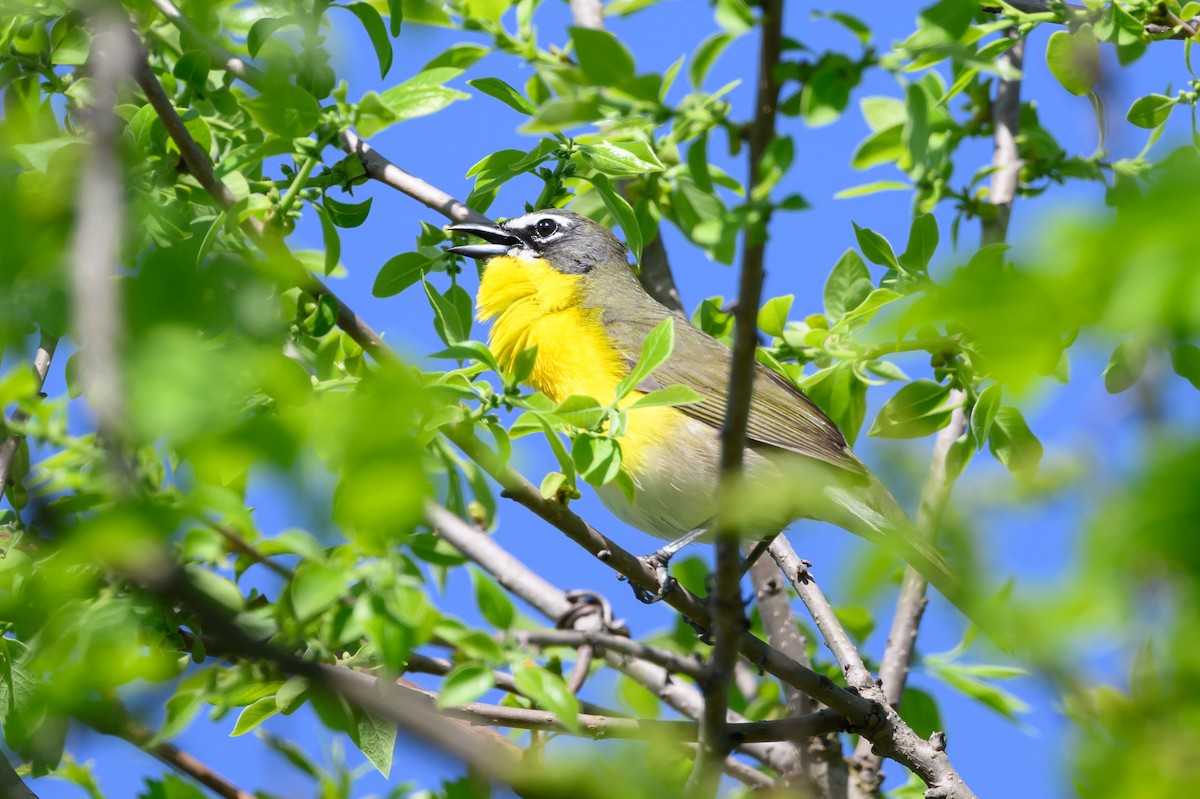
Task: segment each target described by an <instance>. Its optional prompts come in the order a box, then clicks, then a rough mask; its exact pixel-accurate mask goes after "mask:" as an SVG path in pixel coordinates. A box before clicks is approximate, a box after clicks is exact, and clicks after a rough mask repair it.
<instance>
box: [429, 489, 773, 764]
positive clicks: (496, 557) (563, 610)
mask: <svg viewBox="0 0 1200 799" xmlns="http://www.w3.org/2000/svg"><path fill="white" fill-rule="evenodd" d="M485 468H486V467H485ZM493 476H494V475H493ZM537 496H538V497H541V494H540V493H538V494H537ZM427 513H429V515H430V520H431V523H432V524H433V525H434V527H435V529H436V530H437V532H438V534H439V535H440V536H441V537H442V538H444V539H445V540H447V541H448V542H450V543H451V544H453V545H454V547H455V548H457V549H458V550H459V551H460V552H462V553H463V555H465V556H466V557H468V558H470V559H471V560H472V561H474V562H475V563H476V564H478V565H479V566H480V567H481V568H483V569H484V570H485V571H487V572H488V573H489V574H491V575H492V576H493V577H495V578H496V580H497V582H499V583H500V584H501V585H502V586H504V587H505V588H507V589H508V590H509V591H511V592H512V593H514V594H516V595H517V596H519V597H521V598H522V599H524V600H525V601H526V602H528V603H529V604H530V605H532V606H533V607H535V608H537V609H538V611H540V612H541V613H543V614H544V615H546V616H547V617H549V618H551V619H553V620H554V621H555V622H556V623H559V624H562V623H563V621H564V620H567V621H569V622H570V623H572V624H573V625H577V626H578V627H584V626H586V627H588V628H590V629H591V630H597V631H598V630H602V629H603V627H604V623H605V619H604V617H603V615H597V614H591V615H590V617H585V618H582V619H581V618H577V617H575V614H576V611H577V610H578V608H579V603H578V602H577V601H576V602H572V600H571V595H568V594H566V593H564V592H562V591H559V590H558V589H557V588H555V587H554V586H552V585H550V584H549V583H547V582H546V581H545V580H544V579H542V578H541V577H540V576H539V575H537V574H535V573H534V572H532V571H531V570H530V569H529V568H528V567H526V566H525V565H524V564H523V563H521V562H520V561H519V560H517V559H516V558H514V557H513V556H512V555H511V554H509V553H508V552H507V551H505V550H504V549H503V548H502V547H500V545H499V544H497V543H496V542H495V541H494V540H493V539H492V538H491V537H490V536H488V535H486V534H485V533H483V532H481V531H479V530H477V529H475V528H473V527H472V526H470V525H469V524H467V523H466V522H464V521H463V520H462V519H460V518H458V517H457V516H455V515H454V514H453V513H450V512H449V511H448V510H445V509H444V508H440V507H439V506H437V505H432V504H430V505H428V506H427ZM597 535H599V534H598V533H597ZM614 546H615V545H614ZM629 557H630V558H632V556H629ZM633 560H634V562H635V563H639V564H640V561H637V560H636V558H634V559H633ZM649 579H650V580H651V581H653V580H654V579H655V578H653V577H650V578H649ZM575 596H576V597H579V596H580V594H575ZM587 631H588V630H587V629H585V630H583V632H587ZM756 640H757V639H756ZM603 654H604V658H605V660H606V662H607V663H608V664H609V665H610V666H612V667H613V668H615V669H617V670H619V671H622V672H624V673H625V674H627V675H628V676H629V677H630V678H631V679H633V680H635V681H636V682H638V683H640V684H641V685H643V686H645V687H646V688H647V689H648V690H650V691H652V692H654V693H655V694H656V695H657V696H658V697H659V698H660V699H662V700H663V701H664V702H666V703H667V704H668V705H670V706H671V707H673V708H675V709H676V710H677V711H679V712H680V713H682V714H683V715H685V716H688V717H689V718H697V717H698V716H699V715H700V713H701V712H702V709H703V700H702V698H701V696H700V692H699V691H697V690H696V689H695V688H693V687H692V686H691V685H689V684H687V683H685V682H682V681H680V680H675V679H672V678H671V673H670V672H669V671H668V670H666V669H665V668H663V667H662V666H659V665H656V664H654V663H650V662H648V661H646V660H641V659H634V658H631V657H630V656H628V655H625V654H622V653H620V652H615V651H608V650H605V651H603ZM729 719H730V720H731V721H734V722H744V721H745V719H744V718H742V717H741V716H739V715H737V714H735V713H733V712H732V711H731V712H730V714H729ZM740 749H741V751H743V752H745V753H746V754H748V755H750V756H751V757H755V758H757V759H759V760H761V761H762V762H764V763H766V764H767V765H769V766H771V768H773V769H775V770H776V771H777V772H779V773H781V774H782V773H784V772H786V771H788V770H790V769H794V768H795V761H796V755H795V749H794V747H790V746H778V745H775V744H745V745H744V746H742V747H740Z"/></svg>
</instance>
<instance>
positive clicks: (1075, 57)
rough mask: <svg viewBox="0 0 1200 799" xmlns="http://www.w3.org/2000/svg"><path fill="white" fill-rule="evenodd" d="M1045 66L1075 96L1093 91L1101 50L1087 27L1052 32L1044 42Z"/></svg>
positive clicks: (1088, 26)
mask: <svg viewBox="0 0 1200 799" xmlns="http://www.w3.org/2000/svg"><path fill="white" fill-rule="evenodd" d="M1046 65H1047V66H1049V67H1050V72H1051V74H1053V75H1054V77H1055V78H1057V79H1058V82H1059V83H1061V84H1062V87H1063V88H1064V89H1066V90H1067V91H1069V92H1070V93H1071V94H1074V95H1084V94H1087V93H1088V92H1090V91H1091V90H1092V86H1094V85H1095V83H1096V78H1097V77H1098V76H1099V74H1100V47H1099V45H1097V44H1096V37H1095V36H1093V35H1092V27H1091V26H1090V25H1082V26H1080V27H1079V29H1078V30H1074V31H1071V32H1070V33H1068V32H1067V31H1055V32H1054V33H1052V34H1050V38H1049V39H1048V40H1047V41H1046Z"/></svg>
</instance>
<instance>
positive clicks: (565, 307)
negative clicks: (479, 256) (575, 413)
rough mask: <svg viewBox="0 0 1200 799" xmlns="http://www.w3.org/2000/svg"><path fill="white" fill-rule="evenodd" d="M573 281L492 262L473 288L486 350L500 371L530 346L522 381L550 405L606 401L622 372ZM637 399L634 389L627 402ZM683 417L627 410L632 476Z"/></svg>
mask: <svg viewBox="0 0 1200 799" xmlns="http://www.w3.org/2000/svg"><path fill="white" fill-rule="evenodd" d="M580 280H581V278H580V276H579V275H570V274H564V273H562V272H559V271H558V270H556V269H554V267H552V266H550V264H548V263H546V262H545V261H543V260H540V259H523V258H510V257H508V256H500V257H498V258H493V259H492V260H490V261H488V264H487V267H486V268H485V269H484V273H483V279H482V280H481V282H480V285H479V296H478V298H477V302H476V306H477V309H478V314H477V316H478V318H479V320H480V321H481V322H484V321H487V320H489V319H490V320H493V321H492V329H491V333H490V334H489V336H488V345H489V346H490V347H491V350H492V352H493V353H495V355H496V358H497V359H498V360H499V361H500V364H501V366H503V367H504V368H505V369H511V368H512V365H513V361H514V360H516V357H517V356H518V355H519V354H521V353H522V352H523V351H525V350H527V349H529V348H530V347H537V357H536V358H535V359H534V364H533V371H532V372H531V373H530V376H529V382H530V383H531V384H532V385H533V387H534V388H536V389H537V390H538V391H540V392H542V393H543V394H545V395H546V396H547V397H549V398H550V399H552V400H554V401H555V402H560V401H562V400H563V399H565V398H567V397H569V396H571V395H573V394H584V395H587V396H590V397H594V398H595V399H596V400H597V401H599V402H601V403H604V404H607V403H608V402H611V401H612V398H613V394H614V393H615V391H616V387H617V383H619V382H620V381H621V379H622V378H623V377H625V375H626V374H628V371H629V368H628V365H627V364H626V361H625V358H624V356H623V355H622V354H621V353H620V352H618V351H617V350H616V349H615V348H614V347H613V346H612V342H611V341H610V339H609V337H608V334H607V333H605V331H604V326H603V324H602V323H601V320H600V312H599V311H597V310H595V309H591V308H585V307H584V306H583V305H582V304H581V297H580V295H579V292H580V288H581V285H580ZM637 396H640V395H639V394H637V392H634V394H633V395H632V396H631V397H630V398H629V401H633V399H636V397H637ZM684 418H685V417H683V415H682V414H680V413H679V412H678V411H676V410H675V409H673V408H644V409H638V410H635V411H631V412H630V413H629V421H628V424H627V425H626V429H625V434H624V435H623V436H622V437H621V451H622V454H623V455H624V463H625V466H626V468H627V469H629V470H630V471H633V472H637V471H639V470H640V469H641V468H642V467H643V466H645V465H647V459H648V457H649V456H651V454H652V452H653V451H654V450H656V449H658V448H659V447H660V445H661V444H662V443H664V442H665V441H666V440H668V439H669V438H670V436H671V434H672V430H673V429H674V428H675V427H676V425H677V424H678V423H679V422H681V421H682V420H683V419H684Z"/></svg>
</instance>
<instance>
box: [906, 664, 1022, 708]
mask: <svg viewBox="0 0 1200 799" xmlns="http://www.w3.org/2000/svg"><path fill="white" fill-rule="evenodd" d="M925 667H926V668H927V669H929V671H930V672H932V673H933V675H934V676H935V677H937V678H938V679H939V680H941V681H943V682H944V683H946V684H947V685H949V686H950V687H952V688H954V689H955V690H957V691H960V692H961V693H963V694H965V695H967V696H969V697H971V698H972V699H974V700H976V701H977V702H981V703H982V704H984V705H986V706H988V707H990V708H992V709H993V710H995V711H996V712H997V713H999V714H1000V715H1002V716H1004V717H1005V718H1007V719H1009V720H1011V721H1016V720H1017V717H1018V716H1019V715H1020V714H1021V713H1026V712H1028V711H1029V705H1027V704H1026V703H1025V702H1023V701H1021V699H1019V698H1018V697H1016V696H1015V695H1013V694H1011V693H1009V692H1008V691H1005V690H1003V689H1002V688H998V687H996V686H995V685H992V684H991V683H988V682H985V681H983V680H981V679H979V678H978V677H976V676H974V675H972V674H970V673H969V671H968V670H967V669H966V668H964V667H962V666H961V665H960V664H957V663H944V662H938V661H935V660H933V659H932V658H926V660H925Z"/></svg>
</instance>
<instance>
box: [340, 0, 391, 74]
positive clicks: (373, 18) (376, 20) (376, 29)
mask: <svg viewBox="0 0 1200 799" xmlns="http://www.w3.org/2000/svg"><path fill="white" fill-rule="evenodd" d="M342 7H343V8H345V9H346V10H347V11H349V12H350V13H351V14H353V15H354V16H356V17H358V20H359V22H361V23H362V26H363V28H365V29H366V31H367V36H368V37H370V39H371V46H372V47H374V48H375V58H376V59H378V60H379V77H380V78H386V77H387V74H388V70H390V69H391V68H392V42H391V40H390V39H389V38H388V31H387V28H386V27H384V24H383V17H382V16H380V14H379V12H378V11H376V10H375V7H374V6H372V5H370V4H369V3H351V4H350V5H348V6H342Z"/></svg>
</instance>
